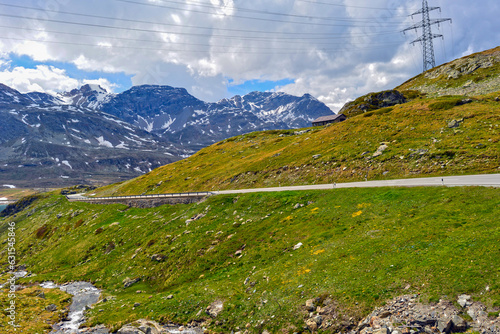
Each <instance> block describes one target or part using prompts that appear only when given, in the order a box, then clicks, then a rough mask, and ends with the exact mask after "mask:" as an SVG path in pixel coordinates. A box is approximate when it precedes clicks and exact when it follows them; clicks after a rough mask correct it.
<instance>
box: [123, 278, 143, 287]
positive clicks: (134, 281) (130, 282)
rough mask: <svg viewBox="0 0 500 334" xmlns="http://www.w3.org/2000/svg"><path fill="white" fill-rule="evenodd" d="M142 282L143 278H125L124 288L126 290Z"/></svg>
mask: <svg viewBox="0 0 500 334" xmlns="http://www.w3.org/2000/svg"><path fill="white" fill-rule="evenodd" d="M140 280H141V278H140V277H138V278H135V279H130V278H129V277H127V278H125V279H124V280H123V287H124V288H125V289H126V288H128V287H129V286H131V285H133V284H135V283H137V282H139V281H140Z"/></svg>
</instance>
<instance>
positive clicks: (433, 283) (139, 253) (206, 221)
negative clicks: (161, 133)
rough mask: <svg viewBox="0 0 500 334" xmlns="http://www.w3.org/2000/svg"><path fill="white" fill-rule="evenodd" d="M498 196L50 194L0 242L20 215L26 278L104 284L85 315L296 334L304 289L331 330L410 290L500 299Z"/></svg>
mask: <svg viewBox="0 0 500 334" xmlns="http://www.w3.org/2000/svg"><path fill="white" fill-rule="evenodd" d="M499 198H500V190H498V189H487V188H438V189H434V188H414V189H404V188H401V189H389V188H381V189H342V190H341V189H339V190H330V191H323V192H319V191H309V192H284V193H266V194H247V195H241V196H235V195H234V196H230V195H226V196H216V197H211V198H209V199H208V200H206V201H205V202H203V203H198V204H191V205H175V206H171V205H165V206H162V207H159V208H155V209H137V208H127V207H126V206H124V205H109V206H104V205H92V204H86V203H70V202H67V201H66V199H65V198H64V197H62V196H60V195H52V196H48V197H45V198H41V199H39V200H38V202H36V203H34V204H32V205H31V206H30V207H29V208H27V209H26V210H25V211H23V212H22V213H20V214H18V215H17V216H15V217H14V216H11V217H9V218H7V219H5V220H3V222H2V224H1V225H0V226H1V232H2V239H1V240H0V241H1V242H4V241H5V238H6V234H5V233H4V231H5V230H6V226H7V224H6V223H8V222H10V221H15V222H16V228H17V231H18V234H19V240H18V243H17V246H16V247H17V252H18V254H19V258H18V263H19V264H23V265H26V267H27V268H28V270H29V271H30V272H33V273H36V276H35V277H30V278H26V279H23V280H21V282H22V284H28V283H32V282H37V281H38V282H41V281H44V280H54V281H56V282H66V281H71V280H84V281H91V282H93V283H94V284H95V285H96V286H97V287H99V288H102V289H103V297H104V298H105V300H103V301H102V302H100V303H99V304H97V305H96V306H95V307H94V309H93V310H91V311H90V313H89V315H90V320H89V324H98V323H104V324H106V325H107V326H108V327H110V328H112V329H114V330H116V329H118V328H120V326H122V325H123V324H125V323H128V322H131V321H133V320H135V319H139V318H149V319H153V320H156V321H161V322H168V321H173V322H176V323H183V324H186V323H189V322H192V321H197V322H198V323H201V324H203V325H204V326H208V328H210V329H211V330H213V331H217V332H223V333H229V332H231V331H232V330H234V331H237V330H238V328H240V329H242V328H247V329H248V330H249V331H250V332H255V333H261V332H262V331H263V330H264V329H267V330H268V331H270V332H273V333H275V332H278V330H283V332H285V333H287V332H289V333H292V332H294V331H302V328H303V326H304V323H305V320H306V319H308V312H307V311H306V310H305V302H306V300H308V299H311V298H320V299H321V300H322V301H326V300H328V302H327V304H326V305H328V307H329V309H328V310H329V311H328V312H326V311H325V312H326V314H324V315H323V324H324V325H323V327H322V328H323V330H324V331H325V332H335V331H337V330H340V329H342V328H343V329H345V328H347V327H349V326H353V325H354V324H357V321H359V319H360V318H361V317H362V316H364V315H365V314H367V313H368V312H369V311H370V310H371V309H372V308H373V307H374V306H377V305H380V304H381V303H382V302H383V301H384V300H387V299H389V298H392V297H394V296H398V295H401V294H407V293H419V294H420V295H421V298H422V300H423V301H426V302H435V301H438V300H439V299H440V298H447V299H451V300H453V299H454V298H456V296H457V295H459V294H462V293H469V294H472V296H473V298H474V300H478V301H482V302H484V303H485V304H486V305H487V306H488V307H489V308H490V311H491V312H493V311H494V310H495V309H496V310H498V307H499V306H500V285H499V282H500V280H499V275H500V269H499V268H500V262H499V261H500V259H499V257H498V256H497V255H498V252H499V251H500V249H499V244H498V240H499V239H500V230H499V228H498V224H497V223H496V221H497V217H498V216H499V215H500V202H499ZM300 245H302V246H301V247H299V246H300ZM1 261H2V262H5V261H6V253H5V251H2V254H1ZM135 281H137V282H136V283H135V284H133V285H131V286H127V283H130V282H135ZM33 299H36V301H37V303H38V304H40V303H42V304H43V303H45V304H47V305H48V304H49V303H50V302H51V301H50V300H48V299H47V300H42V301H40V299H39V298H38V299H37V298H34V297H33ZM214 302H220V303H223V310H222V311H221V312H220V314H219V315H217V317H216V318H215V319H213V318H212V317H211V316H209V315H208V314H207V313H206V312H205V311H206V309H207V307H208V306H209V305H211V304H213V303H214ZM136 303H139V304H136ZM45 304H43V305H41V307H40V306H38V307H39V313H40V314H41V313H42V310H44V307H45V306H44V305H45ZM134 305H135V306H134ZM138 305H139V306H138ZM33 312H35V311H33ZM35 313H36V312H35ZM20 318H21V319H22V320H23V321H24V323H22V324H26V322H29V321H31V322H36V321H37V319H36V318H31V319H30V318H27V317H25V313H23V314H22V315H21V316H20ZM0 321H1V322H2V323H5V322H6V318H2V320H0ZM247 324H249V325H247ZM31 326H32V327H36V326H35V325H33V324H31Z"/></svg>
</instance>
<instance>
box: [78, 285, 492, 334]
mask: <svg viewBox="0 0 500 334" xmlns="http://www.w3.org/2000/svg"><path fill="white" fill-rule="evenodd" d="M221 307H223V305H222V306H220V305H219V307H218V308H217V310H219V311H220V310H221V309H222V308H221ZM217 310H214V307H213V305H211V306H209V307H208V308H207V310H206V313H207V314H208V315H210V316H212V317H217V314H218V312H216V311H217ZM304 310H305V311H306V313H305V314H307V315H306V326H304V328H303V329H302V330H301V331H300V330H299V331H296V332H295V333H317V332H318V333H321V332H327V333H330V332H332V333H335V332H338V333H347V334H419V333H428V334H434V333H436V334H437V333H480V334H498V333H500V316H499V315H498V312H491V311H492V310H489V309H487V308H486V307H485V306H484V305H483V304H481V303H479V302H475V301H473V300H472V299H471V296H469V295H460V296H459V297H458V299H457V301H456V302H450V301H446V300H440V301H439V302H438V303H433V304H432V303H431V304H423V303H421V302H420V296H419V295H418V294H413V295H404V296H400V297H396V298H394V299H392V300H390V301H388V302H387V303H386V304H385V305H384V306H382V307H379V308H377V309H375V310H374V311H373V312H372V313H370V314H369V315H368V316H366V317H365V318H363V319H362V320H361V321H360V322H359V323H357V324H356V323H355V322H354V319H353V318H348V317H346V316H344V315H342V314H341V312H339V310H338V308H337V306H336V304H335V302H334V301H332V300H331V299H329V298H326V299H324V300H321V299H320V298H315V299H309V300H307V301H306V304H305V306H304ZM250 327H251V326H247V328H246V329H245V330H238V331H232V332H231V333H234V334H247V333H253V332H252V331H251V328H250ZM204 332H206V331H204V329H202V328H201V327H198V326H196V323H192V324H190V325H188V326H178V325H174V324H167V325H160V324H158V323H157V322H154V321H150V320H145V319H141V320H138V321H136V322H134V323H130V324H127V325H125V326H123V327H122V328H121V329H119V330H118V332H117V334H167V333H172V334H177V333H183V334H200V333H204ZM80 333H86V334H108V333H109V331H108V330H107V329H106V328H105V327H104V326H99V327H94V328H87V329H81V330H80ZM269 333H270V332H269V331H268V330H263V331H262V334H269Z"/></svg>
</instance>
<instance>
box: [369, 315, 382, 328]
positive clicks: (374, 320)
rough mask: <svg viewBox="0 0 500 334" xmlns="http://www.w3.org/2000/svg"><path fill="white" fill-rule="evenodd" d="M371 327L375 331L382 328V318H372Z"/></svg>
mask: <svg viewBox="0 0 500 334" xmlns="http://www.w3.org/2000/svg"><path fill="white" fill-rule="evenodd" d="M370 327H372V328H374V329H378V328H380V327H382V326H381V325H380V318H379V317H377V316H373V317H371V319H370Z"/></svg>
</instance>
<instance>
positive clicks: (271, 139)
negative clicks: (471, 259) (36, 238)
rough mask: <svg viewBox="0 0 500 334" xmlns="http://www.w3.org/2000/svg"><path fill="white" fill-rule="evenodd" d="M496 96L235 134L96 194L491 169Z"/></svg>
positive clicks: (498, 108)
mask: <svg viewBox="0 0 500 334" xmlns="http://www.w3.org/2000/svg"><path fill="white" fill-rule="evenodd" d="M497 96H500V93H499V94H490V95H486V96H480V97H475V98H472V99H470V100H466V98H465V97H460V96H449V97H448V96H447V97H440V98H432V99H425V98H417V99H414V100H413V101H411V102H408V103H405V104H402V105H397V106H394V107H389V108H383V109H379V110H375V111H370V112H367V113H364V114H361V115H358V116H355V117H351V118H349V119H348V120H346V121H345V122H342V123H337V124H333V125H330V126H326V127H317V128H309V129H304V130H302V131H295V130H282V131H266V132H260V133H250V134H247V135H243V136H238V137H233V138H230V139H227V140H224V141H222V142H220V143H217V144H214V145H212V146H210V147H207V148H205V149H203V150H201V151H199V152H198V153H196V154H195V155H193V156H191V157H189V158H187V159H185V160H182V161H179V162H176V163H173V164H169V165H166V166H163V167H160V168H157V169H155V170H153V171H152V172H150V173H148V174H145V175H143V176H141V177H138V178H136V179H133V180H130V181H126V182H123V183H119V184H114V185H111V186H108V187H104V188H101V189H100V190H99V191H98V192H96V194H98V195H125V194H150V193H167V192H182V191H197V190H199V191H209V190H219V189H221V190H222V189H240V188H253V187H270V186H280V185H281V186H284V185H303V184H319V183H333V182H347V181H360V180H365V179H368V180H379V179H393V178H404V177H419V176H432V175H453V174H455V175H456V174H472V173H495V172H499V171H500V169H499V167H500V143H499V140H500V129H499V126H500V102H498V101H497V100H498V98H497Z"/></svg>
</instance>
